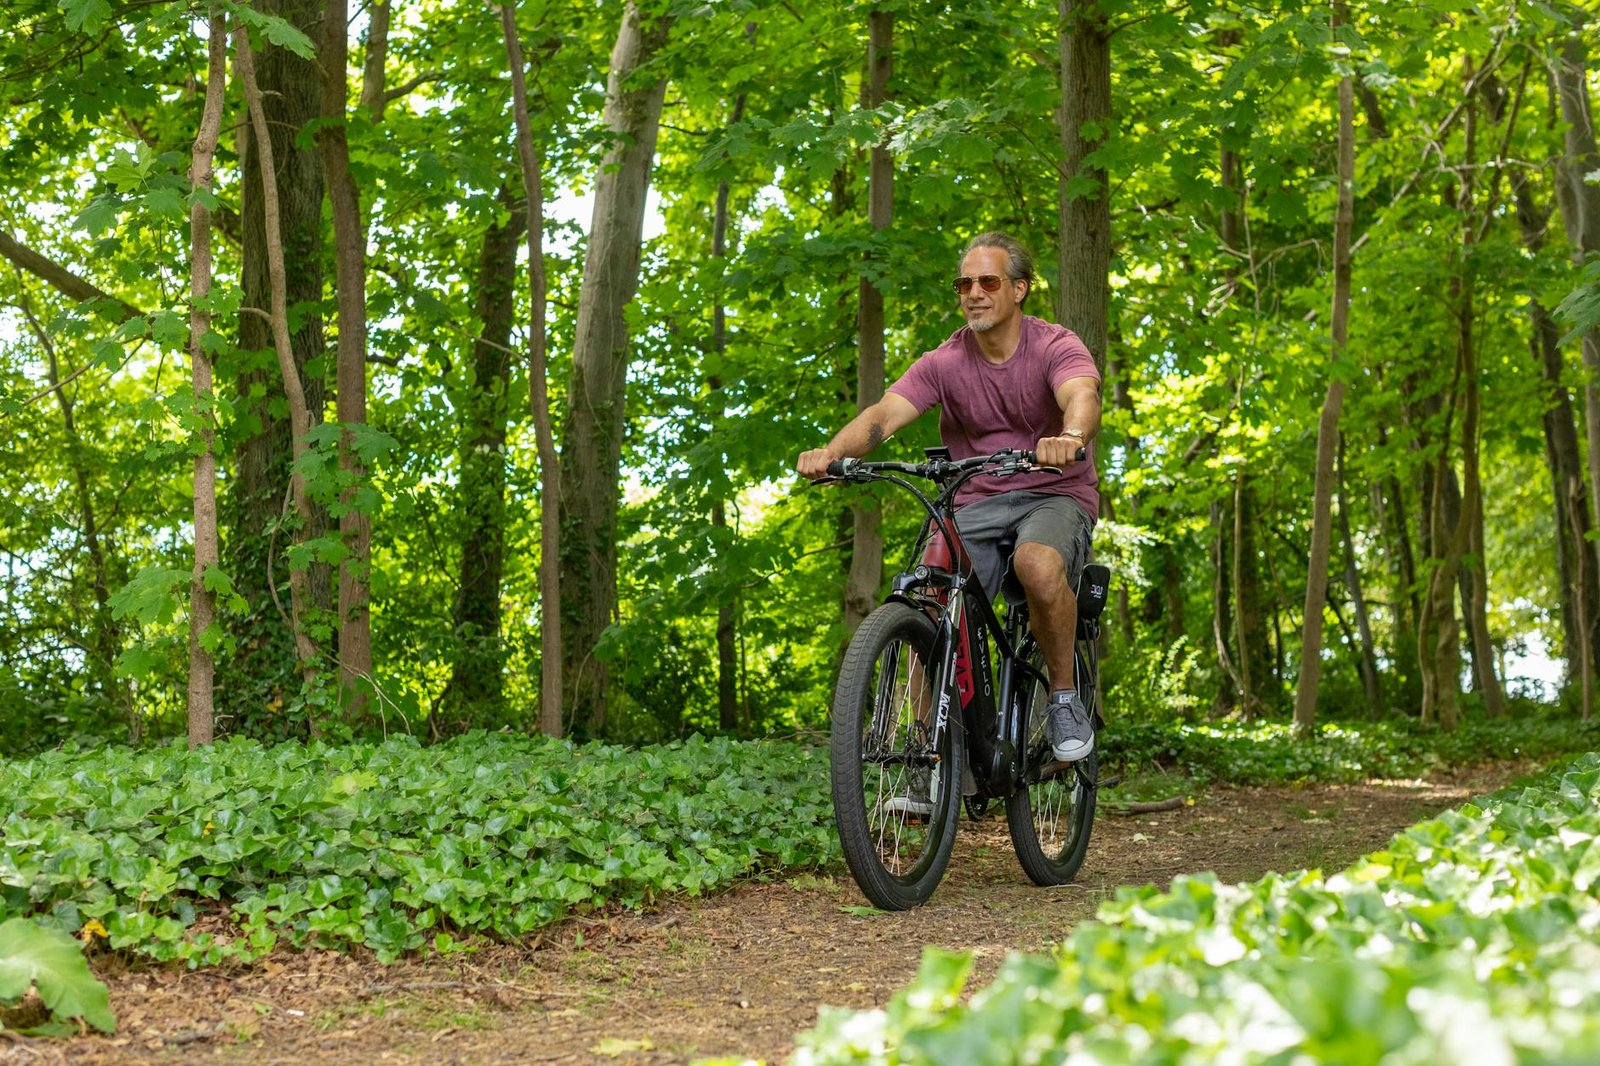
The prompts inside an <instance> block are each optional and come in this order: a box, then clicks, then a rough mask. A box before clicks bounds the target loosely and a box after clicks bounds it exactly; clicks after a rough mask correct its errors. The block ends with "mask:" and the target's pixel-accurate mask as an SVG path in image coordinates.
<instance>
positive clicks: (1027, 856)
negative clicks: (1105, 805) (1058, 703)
mask: <svg viewBox="0 0 1600 1066" xmlns="http://www.w3.org/2000/svg"><path fill="white" fill-rule="evenodd" d="M1039 665H1040V661H1039V656H1038V653H1037V652H1035V654H1034V666H1035V668H1038V667H1039ZM1081 692H1082V693H1083V694H1085V695H1088V696H1089V697H1090V700H1091V701H1092V700H1093V698H1094V690H1093V688H1092V687H1088V686H1085V687H1083V688H1082V689H1081ZM1049 696H1050V694H1049V692H1048V691H1046V689H1045V686H1044V685H1042V684H1040V683H1039V682H1037V681H1030V682H1029V683H1028V684H1026V685H1024V686H1023V687H1022V689H1021V691H1019V693H1018V698H1019V699H1020V700H1021V701H1022V707H1023V713H1024V714H1025V715H1026V717H1025V718H1024V720H1023V729H1022V735H1023V737H1025V738H1026V747H1025V750H1024V752H1023V759H1024V762H1023V766H1024V768H1025V770H1024V774H1025V780H1024V782H1023V787H1021V788H1018V789H1017V790H1016V791H1015V792H1013V793H1012V794H1011V795H1010V796H1008V797H1007V798H1006V825H1007V827H1008V828H1009V829H1010V830H1011V843H1012V846H1013V847H1015V848H1016V851H1017V862H1019V863H1020V864H1021V865H1022V869H1023V872H1024V873H1026V874H1027V875H1028V877H1029V878H1030V879H1031V880H1032V881H1033V883H1034V884H1036V885H1047V886H1048V885H1064V884H1066V883H1067V882H1069V881H1071V880H1072V879H1073V878H1074V877H1076V876H1077V873H1078V868H1079V867H1080V866H1082V865H1083V857H1084V855H1085V853H1086V852H1087V851H1088V850H1089V831H1090V829H1091V828H1092V827H1093V825H1094V805H1095V783H1096V781H1097V780H1098V774H1099V772H1100V760H1099V753H1098V752H1093V751H1092V752H1090V753H1089V755H1088V756H1087V757H1086V758H1084V759H1083V760H1082V761H1080V762H1076V763H1070V764H1065V765H1063V764H1061V763H1059V762H1057V761H1056V758H1055V756H1054V755H1053V754H1052V753H1051V751H1050V741H1049V739H1048V737H1047V736H1046V735H1045V720H1044V718H1045V704H1046V702H1047V701H1048V700H1049ZM1094 710H1095V708H1094V706H1093V704H1092V702H1091V703H1090V706H1089V713H1090V716H1091V717H1092V716H1093V714H1094Z"/></svg>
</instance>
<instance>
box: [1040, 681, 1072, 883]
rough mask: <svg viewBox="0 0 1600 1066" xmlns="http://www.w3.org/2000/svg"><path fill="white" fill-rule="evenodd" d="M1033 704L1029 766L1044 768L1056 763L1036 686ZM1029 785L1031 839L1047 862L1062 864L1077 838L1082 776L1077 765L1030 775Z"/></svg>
mask: <svg viewBox="0 0 1600 1066" xmlns="http://www.w3.org/2000/svg"><path fill="white" fill-rule="evenodd" d="M1037 691H1038V694H1037V696H1036V697H1035V699H1034V705H1033V707H1031V708H1030V709H1029V712H1028V750H1029V752H1030V754H1031V758H1030V759H1029V760H1028V765H1029V766H1030V767H1040V768H1046V767H1050V766H1052V765H1053V764H1055V756H1054V755H1053V754H1052V753H1051V751H1050V741H1049V739H1048V737H1047V736H1046V733H1045V700H1046V698H1047V696H1046V693H1045V692H1044V691H1043V686H1038V689H1037ZM1029 778H1030V780H1029V782H1028V811H1029V814H1030V815H1031V817H1032V819H1033V836H1034V839H1035V840H1037V841H1038V843H1039V850H1040V852H1042V853H1043V854H1044V858H1045V861H1046V862H1049V863H1052V864H1056V863H1060V862H1062V861H1064V860H1065V859H1066V857H1067V855H1068V854H1069V853H1070V852H1071V851H1072V845H1073V843H1074V842H1075V841H1076V839H1077V835H1078V818H1077V812H1078V805H1079V804H1080V803H1082V802H1083V798H1084V784H1083V775H1082V774H1081V773H1080V772H1079V770H1078V765H1077V764H1075V763H1074V764H1071V765H1068V766H1065V767H1062V768H1061V769H1058V770H1056V771H1055V772H1053V773H1051V774H1050V775H1049V776H1046V777H1042V778H1039V777H1036V776H1035V775H1034V774H1033V773H1032V772H1030V774H1029Z"/></svg>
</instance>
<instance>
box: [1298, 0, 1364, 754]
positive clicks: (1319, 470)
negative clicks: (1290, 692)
mask: <svg viewBox="0 0 1600 1066" xmlns="http://www.w3.org/2000/svg"><path fill="white" fill-rule="evenodd" d="M1344 24H1345V5H1344V3H1343V2H1342V0H1333V19H1332V26H1333V32H1334V35H1335V36H1337V35H1338V32H1339V27H1341V26H1343V25H1344ZM1336 181H1337V183H1338V199H1337V206H1336V207H1335V208H1334V218H1333V312H1332V314H1331V316H1330V318H1329V339H1330V342H1331V349H1332V350H1331V360H1332V363H1333V368H1332V372H1331V374H1330V376H1329V380H1328V391H1327V394H1326V395H1325V396H1324V397H1323V400H1322V416H1321V418H1320V419H1319V421H1318V423H1317V460H1316V467H1315V470H1316V474H1315V483H1314V484H1313V486H1312V522H1311V551H1310V558H1309V559H1308V560H1307V563H1306V600H1305V620H1304V623H1303V625H1302V630H1301V635H1300V677H1299V681H1298V684H1297V687H1296V689H1295V703H1294V721H1295V726H1296V728H1298V729H1300V730H1302V731H1307V732H1308V731H1310V730H1311V729H1312V728H1313V727H1314V726H1315V725H1316V721H1317V684H1318V681H1319V680H1320V678H1321V673H1322V611H1323V603H1324V601H1325V600H1326V599H1327V593H1328V559H1329V556H1330V555H1331V554H1332V549H1333V488H1334V462H1333V460H1334V453H1335V450H1336V447H1337V444H1338V440H1339V411H1340V408H1341V407H1343V405H1344V378H1343V376H1342V374H1341V372H1340V369H1339V365H1338V364H1339V362H1340V361H1341V360H1342V359H1343V358H1344V349H1345V341H1346V340H1347V339H1348V334H1349V323H1350V237H1351V230H1352V229H1353V228H1354V220H1355V206H1354V205H1355V197H1354V186H1355V88H1354V84H1353V81H1352V78H1351V75H1350V73H1349V72H1348V71H1347V72H1346V73H1345V74H1344V75H1343V76H1342V77H1341V78H1340V79H1339V162H1338V170H1337V175H1336Z"/></svg>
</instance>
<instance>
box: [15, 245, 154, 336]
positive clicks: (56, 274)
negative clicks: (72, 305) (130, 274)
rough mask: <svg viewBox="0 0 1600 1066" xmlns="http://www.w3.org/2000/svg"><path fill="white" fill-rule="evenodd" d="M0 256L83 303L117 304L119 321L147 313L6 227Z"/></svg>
mask: <svg viewBox="0 0 1600 1066" xmlns="http://www.w3.org/2000/svg"><path fill="white" fill-rule="evenodd" d="M0 255H3V256H5V257H6V258H7V259H9V260H11V262H13V263H15V264H16V265H17V266H19V267H21V268H22V269H23V270H26V271H27V272H28V273H30V274H32V275H34V276H35V277H37V278H39V279H41V280H43V281H46V282H48V283H49V284H50V285H52V286H54V287H55V288H56V289H57V290H59V291H60V292H61V293H63V294H64V295H66V296H70V297H72V298H73V299H74V300H78V301H80V302H82V301H85V300H109V301H110V302H112V303H114V304H116V305H117V307H118V309H119V313H118V315H117V320H118V321H119V322H126V321H127V320H128V319H130V318H139V317H141V316H142V315H143V314H144V312H143V311H141V310H139V309H138V308H137V307H135V306H133V305H132V304H130V303H128V302H127V301H126V300H122V299H119V298H118V297H115V296H112V295H111V294H110V293H108V292H106V291H105V290H103V289H100V288H97V287H95V286H94V285H93V284H92V283H90V282H88V281H85V280H84V279H83V278H80V277H79V276H78V275H76V274H74V273H73V272H72V271H70V270H68V269H67V268H66V267H64V266H62V265H61V264H60V263H57V262H55V261H54V260H52V259H47V258H46V257H44V256H42V255H40V254H39V253H38V252H36V251H34V250H33V249H32V248H29V247H27V246H26V245H24V244H22V243H21V242H20V241H18V240H16V239H15V238H14V237H12V236H11V234H9V233H7V232H6V231H4V230H0Z"/></svg>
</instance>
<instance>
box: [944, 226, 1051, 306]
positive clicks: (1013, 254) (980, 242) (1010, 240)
mask: <svg viewBox="0 0 1600 1066" xmlns="http://www.w3.org/2000/svg"><path fill="white" fill-rule="evenodd" d="M975 248H998V249H1000V250H1001V251H1002V252H1005V253H1006V274H1007V275H1009V276H1010V278H1011V280H1013V281H1026V282H1027V283H1028V291H1027V292H1025V293H1023V294H1022V302H1023V303H1024V304H1026V303H1027V302H1028V297H1029V296H1031V295H1033V282H1034V277H1033V255H1032V254H1031V253H1030V252H1029V251H1028V249H1027V248H1025V247H1024V246H1023V244H1022V242H1021V241H1019V240H1017V239H1016V238H1015V237H1013V236H1011V234H1009V233H1001V232H1000V231H999V230H990V231H989V232H987V233H980V234H978V235H977V236H976V237H974V238H972V240H970V241H968V242H967V249H966V251H964V252H962V253H961V258H962V259H966V257H967V254H968V253H969V252H971V251H972V250H973V249H975ZM957 269H958V270H959V269H960V267H959V265H958V266H957Z"/></svg>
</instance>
